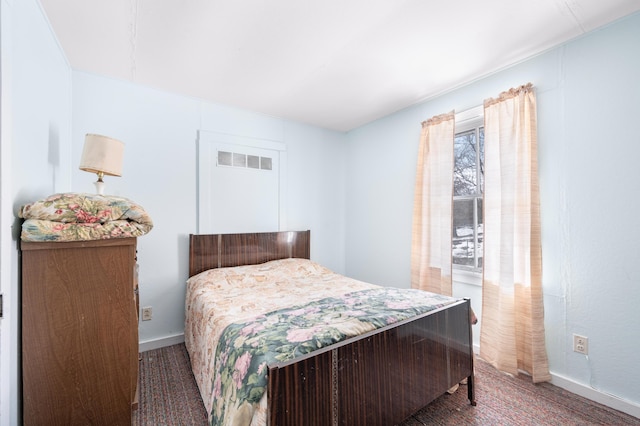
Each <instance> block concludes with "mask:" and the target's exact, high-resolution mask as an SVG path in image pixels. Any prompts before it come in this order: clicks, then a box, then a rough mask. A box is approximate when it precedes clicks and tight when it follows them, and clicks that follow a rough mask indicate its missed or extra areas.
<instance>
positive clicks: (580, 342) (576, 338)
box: [573, 334, 589, 355]
mask: <svg viewBox="0 0 640 426" xmlns="http://www.w3.org/2000/svg"><path fill="white" fill-rule="evenodd" d="M573 351H574V352H578V353H580V354H583V355H588V354H589V338H588V337H585V336H580V335H579V334H574V335H573Z"/></svg>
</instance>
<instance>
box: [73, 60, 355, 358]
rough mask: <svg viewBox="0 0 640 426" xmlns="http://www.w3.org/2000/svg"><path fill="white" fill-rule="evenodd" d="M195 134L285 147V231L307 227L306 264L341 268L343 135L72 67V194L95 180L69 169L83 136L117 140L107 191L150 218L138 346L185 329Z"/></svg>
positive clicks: (143, 248) (141, 256)
mask: <svg viewBox="0 0 640 426" xmlns="http://www.w3.org/2000/svg"><path fill="white" fill-rule="evenodd" d="M198 130H206V131H213V132H218V133H226V134H231V135H237V136H243V137H251V138H259V139H268V140H273V141H279V142H282V143H284V144H285V145H286V146H287V163H288V164H287V176H286V181H287V189H286V191H287V197H286V199H287V206H286V208H285V210H286V211H285V217H286V219H287V222H286V229H300V230H301V229H310V230H311V235H312V238H311V240H312V247H311V257H312V259H314V260H317V261H319V262H322V263H323V264H325V265H327V266H328V267H330V268H332V269H334V270H336V271H338V272H344V243H343V242H344V238H343V232H344V227H345V226H344V223H345V214H344V209H345V204H346V203H345V195H344V194H345V191H344V189H343V187H342V185H341V183H342V181H343V179H342V176H343V170H344V165H345V155H344V153H345V144H344V139H345V135H344V134H341V133H336V132H331V131H327V130H323V129H319V128H316V127H312V126H306V125H303V124H296V123H292V122H288V121H285V120H281V119H277V118H273V117H268V116H265V115H261V114H255V113H252V112H248V111H244V110H239V109H235V108H231V107H226V106H221V105H216V104H212V103H209V102H204V101H201V100H198V99H193V98H188V97H183V96H177V95H173V94H169V93H165V92H161V91H158V90H154V89H149V88H145V87H141V86H138V85H135V84H131V83H128V82H122V81H117V80H112V79H108V78H104V77H99V76H96V75H92V74H87V73H84V72H77V71H74V72H73V134H72V146H73V149H72V151H73V159H72V164H73V166H72V170H73V185H72V189H73V190H74V191H79V192H92V191H93V186H92V182H93V181H94V180H95V176H91V175H89V174H87V173H85V172H82V171H80V170H77V167H76V166H75V165H76V164H78V162H79V160H80V155H81V152H82V145H83V143H84V134H85V133H88V132H95V133H101V134H105V135H108V136H112V137H115V138H117V139H120V140H122V141H123V142H124V143H125V156H124V158H125V160H124V169H123V174H122V177H120V178H113V177H106V178H105V179H106V183H107V191H106V192H107V193H111V194H117V195H121V196H125V197H127V198H130V199H132V200H134V201H136V202H137V203H139V204H140V205H142V206H143V207H144V208H145V210H147V212H148V213H149V214H150V216H151V217H152V219H153V221H154V228H153V230H152V231H151V232H150V233H149V234H147V235H145V236H143V237H140V238H139V239H138V263H139V265H140V305H141V306H152V307H153V320H151V321H149V322H146V321H145V322H141V323H140V341H141V342H142V343H143V344H144V346H143V348H149V347H153V346H154V344H153V341H154V340H158V339H165V338H168V337H171V336H178V335H180V334H182V332H183V329H184V293H185V291H184V286H185V281H186V279H187V268H188V263H187V262H188V236H189V234H190V233H195V232H196V231H197V229H196V211H197V210H196V177H197V175H196V164H197V161H196V160H197V158H196V138H197V132H198ZM228 184H230V185H231V184H232V183H231V182H229V183H228ZM159 344H163V343H162V342H161V343H159Z"/></svg>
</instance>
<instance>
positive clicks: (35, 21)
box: [0, 0, 71, 425]
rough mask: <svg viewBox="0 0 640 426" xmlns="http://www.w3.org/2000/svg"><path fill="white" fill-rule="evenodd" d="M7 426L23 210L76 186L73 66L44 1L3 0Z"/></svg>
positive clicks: (0, 415) (1, 415)
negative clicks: (42, 6)
mask: <svg viewBox="0 0 640 426" xmlns="http://www.w3.org/2000/svg"><path fill="white" fill-rule="evenodd" d="M0 7H1V10H0V11H1V13H0V15H1V16H2V22H1V24H0V29H1V33H0V34H1V35H0V39H1V41H2V65H1V70H2V112H1V113H2V116H1V121H2V134H1V138H2V149H1V151H0V156H1V158H2V163H1V169H0V172H1V177H0V181H1V189H0V191H1V193H2V213H1V216H0V240H1V246H0V270H1V283H2V293H3V295H4V317H3V319H1V320H0V327H1V330H2V333H1V338H2V341H1V342H0V348H1V351H0V425H15V424H19V420H18V419H19V413H18V401H19V392H18V389H19V387H18V383H19V376H18V365H19V358H18V355H19V354H18V352H19V334H18V321H19V297H18V295H19V286H18V251H17V237H18V234H19V232H20V228H19V223H18V221H17V220H16V214H17V212H18V210H19V208H20V206H22V205H23V204H26V203H27V202H30V201H33V200H34V199H37V198H41V197H43V196H46V195H49V194H52V193H55V192H59V191H66V190H68V189H69V182H70V169H69V167H70V146H69V143H68V141H69V135H70V125H71V71H70V69H69V65H68V63H67V61H66V59H65V57H64V55H63V54H62V52H61V51H60V49H59V47H58V44H57V41H56V39H55V37H54V36H53V34H52V32H51V30H50V28H49V24H48V22H47V21H46V19H45V18H44V15H43V13H42V11H41V10H40V6H39V4H38V3H37V2H35V1H10V0H2V3H0Z"/></svg>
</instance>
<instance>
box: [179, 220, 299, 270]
mask: <svg viewBox="0 0 640 426" xmlns="http://www.w3.org/2000/svg"><path fill="white" fill-rule="evenodd" d="M310 239H311V231H308V230H307V231H282V232H258V233H250V234H208V235H197V234H190V235H189V276H190V277H192V276H194V275H196V274H199V273H200V272H203V271H206V270H207V269H214V268H226V267H230V266H241V265H256V264H260V263H264V262H268V261H270V260H277V259H287V258H290V257H297V258H302V259H309V258H310V253H311V249H310Z"/></svg>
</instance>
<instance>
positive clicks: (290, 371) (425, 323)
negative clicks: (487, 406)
mask: <svg viewBox="0 0 640 426" xmlns="http://www.w3.org/2000/svg"><path fill="white" fill-rule="evenodd" d="M309 243H310V232H309V231H295V232H270V233H250V234H216V235H190V243H189V277H190V278H189V280H188V281H187V290H186V293H187V294H186V307H185V309H186V317H185V345H186V347H187V351H188V353H189V357H190V360H191V365H192V369H193V373H194V376H195V379H196V382H197V384H198V387H199V389H200V393H201V395H202V397H203V401H204V404H205V407H206V409H207V413H208V414H209V422H210V423H211V424H246V425H249V424H251V425H264V424H269V425H393V424H397V423H399V422H402V421H403V420H405V419H406V418H408V417H409V416H410V415H411V414H413V413H415V412H416V411H418V410H419V409H421V408H422V407H424V406H426V405H427V404H429V403H430V402H431V401H433V400H434V399H436V398H437V397H439V396H441V395H442V394H444V393H445V392H446V391H447V390H449V389H450V388H451V387H452V386H454V385H456V384H458V383H459V382H461V381H464V380H466V381H467V392H468V398H469V402H470V404H472V405H475V394H474V377H473V352H472V336H471V323H470V312H471V308H470V302H469V300H468V299H460V300H457V299H453V298H447V297H445V296H440V295H435V294H432V293H427V292H420V291H418V290H409V289H405V290H400V289H390V288H387V287H384V288H382V287H380V286H374V285H372V284H368V283H363V282H361V281H357V280H353V279H351V278H347V277H344V276H342V275H339V274H335V273H333V272H332V271H329V270H328V269H326V268H324V267H323V266H321V265H318V264H316V263H314V262H312V261H311V260H310V244H309ZM283 271H284V272H283ZM281 274H287V277H286V278H282V276H281ZM289 276H291V278H292V279H297V280H299V281H296V284H294V286H293V287H284V286H285V281H289ZM262 285H264V289H265V290H263V288H262V287H260V286H262ZM254 286H258V287H257V288H256V287H254ZM271 287H274V288H276V291H277V292H281V293H271V290H270V289H269V288H271ZM336 290H337V291H336ZM282 291H284V293H282ZM212 292H217V293H212ZM405 292H415V293H409V296H408V297H410V298H411V301H412V302H411V303H412V304H414V303H415V305H416V306H412V307H411V308H407V311H406V312H405V310H404V307H403V306H400V305H402V304H403V303H405V302H406V301H405V300H402V301H401V302H398V303H396V305H393V303H394V302H393V301H396V297H398V299H397V300H398V301H400V300H401V299H400V298H402V297H405V298H406V297H407V295H406V294H405ZM376 298H377V299H376ZM380 298H383V300H384V304H385V306H392V305H393V306H394V307H395V308H398V307H401V308H402V310H401V309H398V310H395V311H393V312H392V313H387V315H388V316H387V317H386V318H385V319H384V320H382V319H380V320H379V324H376V325H375V326H374V327H373V328H372V327H370V326H369V325H367V327H368V328H367V327H365V328H363V326H362V325H363V324H365V320H364V319H362V318H360V317H358V315H365V314H367V315H368V314H369V313H370V312H369V311H368V310H367V309H370V308H369V307H367V308H362V306H364V305H362V303H364V302H362V301H363V300H367V301H370V300H373V301H378V302H380V300H382V299H380ZM423 299H424V300H423ZM327 300H330V301H331V303H334V301H336V300H339V301H341V302H343V305H344V306H343V311H342V313H341V314H335V313H332V314H331V315H334V316H333V317H332V316H331V315H329V314H326V312H325V311H322V310H321V308H320V307H319V306H321V305H322V306H324V305H323V303H325V302H326V301H327ZM354 303H356V305H354ZM290 304H292V306H290ZM427 304H430V306H429V307H428V308H427V307H426V306H427ZM373 305H375V303H373V304H372V305H371V306H373ZM345 306H346V307H345ZM354 306H357V308H354ZM367 306H369V305H367ZM274 308H275V309H274ZM371 309H373V308H371ZM411 310H413V311H411ZM409 311H411V312H409ZM354 312H355V314H354V315H355V318H358V319H357V320H356V319H354V318H352V317H350V316H349V315H351V314H352V313H354ZM312 314H313V315H316V314H317V315H319V316H318V318H320V317H322V318H323V319H322V320H321V321H326V323H327V324H329V325H330V326H331V328H330V329H326V330H325V329H322V328H321V326H320V325H318V326H310V325H309V324H307V323H304V324H303V322H304V321H307V320H308V319H309V318H311V316H312ZM335 315H338V316H337V317H336V316H335ZM283 318H284V319H283ZM326 318H331V319H326ZM335 318H341V320H338V321H337V320H335ZM363 318H364V317H363ZM367 318H368V317H367ZM390 318H391V319H390ZM284 323H287V324H289V323H300V324H302V325H300V324H298V329H296V330H288V331H283V332H282V333H288V334H287V338H288V339H289V340H288V341H287V342H285V343H289V342H292V341H296V342H304V343H298V344H296V345H295V348H294V349H291V348H289V346H291V345H289V346H287V345H284V346H279V347H276V346H273V345H272V342H269V343H268V344H267V343H265V340H264V339H265V338H264V337H258V336H259V335H258V334H255V335H253V334H251V335H250V334H249V333H250V332H253V331H256V330H263V329H265V327H266V326H268V325H273V324H279V325H282V324H284ZM336 324H339V325H336ZM354 324H356V325H355V326H354ZM366 324H368V323H366ZM289 325H290V324H289ZM336 327H337V328H339V332H336V331H335V328H336ZM223 329H224V332H221V330H223ZM309 329H313V330H315V331H318V336H319V335H322V336H323V337H318V336H314V337H313V338H309V337H308V336H307V337H305V338H298V337H299V333H300V330H309ZM327 330H329V331H327ZM345 330H346V331H345ZM295 333H298V334H295ZM336 335H340V336H338V337H336ZM260 336H262V335H260ZM292 336H294V337H292ZM234 339H235V340H234ZM305 339H307V340H306V341H305ZM323 339H324V340H323ZM311 346H313V347H311ZM240 347H241V349H238V348H240ZM269 347H272V348H276V352H277V353H272V352H268V351H267V350H266V349H264V348H269ZM243 348H249V349H248V350H247V351H245V349H243ZM283 348H286V350H285V349H283ZM233 350H239V352H237V353H236V354H235V355H233V352H232V351H233ZM294 350H295V352H296V353H295V354H293V352H294ZM251 351H253V352H251ZM260 357H262V358H260ZM252 368H253V370H252ZM258 374H262V375H261V376H259V375H258ZM221 377H222V378H223V379H225V380H222V383H223V384H224V383H226V387H225V386H224V385H223V386H222V387H221V385H220V382H221V380H220V378H221ZM241 379H242V380H244V382H241ZM260 391H263V392H262V393H260ZM241 396H243V397H247V398H249V396H250V397H251V398H253V399H252V400H251V401H253V403H248V402H247V401H246V400H242V398H241ZM229 398H230V399H229ZM231 400H233V401H235V402H234V404H231V403H230V402H229V401H231ZM225 401H226V402H225Z"/></svg>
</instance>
